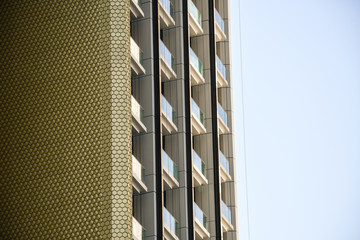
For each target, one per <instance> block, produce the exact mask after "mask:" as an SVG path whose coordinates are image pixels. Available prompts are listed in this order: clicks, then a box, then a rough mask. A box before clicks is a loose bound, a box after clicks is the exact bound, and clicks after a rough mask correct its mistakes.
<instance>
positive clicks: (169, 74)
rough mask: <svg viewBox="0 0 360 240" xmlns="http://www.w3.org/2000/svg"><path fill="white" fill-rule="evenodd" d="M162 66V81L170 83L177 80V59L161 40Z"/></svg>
mask: <svg viewBox="0 0 360 240" xmlns="http://www.w3.org/2000/svg"><path fill="white" fill-rule="evenodd" d="M160 65H161V72H162V73H163V75H162V77H161V80H164V81H168V80H172V79H174V78H176V73H175V70H174V69H175V58H174V57H173V55H172V54H171V52H170V51H169V49H167V47H166V46H165V44H164V43H163V41H161V40H160Z"/></svg>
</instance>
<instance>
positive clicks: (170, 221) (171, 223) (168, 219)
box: [164, 207, 179, 236]
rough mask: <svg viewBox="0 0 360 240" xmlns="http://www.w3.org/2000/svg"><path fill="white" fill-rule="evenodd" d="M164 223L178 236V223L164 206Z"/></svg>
mask: <svg viewBox="0 0 360 240" xmlns="http://www.w3.org/2000/svg"><path fill="white" fill-rule="evenodd" d="M164 223H165V225H166V226H167V227H168V228H169V229H170V231H171V232H172V233H174V234H175V235H176V236H179V233H178V231H179V223H178V222H177V221H176V220H175V218H174V217H173V216H172V215H171V213H170V212H169V211H168V210H167V209H166V208H165V207H164Z"/></svg>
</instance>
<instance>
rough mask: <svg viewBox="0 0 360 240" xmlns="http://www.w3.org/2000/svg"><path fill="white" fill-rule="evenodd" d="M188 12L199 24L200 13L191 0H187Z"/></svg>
mask: <svg viewBox="0 0 360 240" xmlns="http://www.w3.org/2000/svg"><path fill="white" fill-rule="evenodd" d="M189 12H190V14H191V15H192V16H193V17H194V18H195V19H196V21H197V22H198V23H199V25H200V26H201V13H200V11H199V10H198V9H197V7H196V6H195V4H194V3H193V2H192V1H191V0H190V1H189Z"/></svg>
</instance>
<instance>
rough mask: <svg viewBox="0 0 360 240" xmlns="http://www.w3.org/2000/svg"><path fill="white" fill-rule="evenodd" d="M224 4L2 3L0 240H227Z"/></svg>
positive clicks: (228, 89) (231, 231) (232, 211)
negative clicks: (62, 239) (0, 195)
mask: <svg viewBox="0 0 360 240" xmlns="http://www.w3.org/2000/svg"><path fill="white" fill-rule="evenodd" d="M229 12H230V11H229V0H121V1H120V0H117V1H114V0H93V1H92V0H89V1H84V2H82V1H61V2H53V1H43V2H41V3H37V2H33V1H24V2H21V1H12V2H11V1H4V2H2V3H1V15H2V16H4V17H3V21H2V23H1V37H0V38H1V40H2V43H3V44H2V48H1V55H2V56H4V57H3V59H4V64H3V66H4V67H3V71H2V72H1V79H2V81H1V89H2V90H3V91H4V94H1V103H2V104H1V110H2V119H3V121H2V125H1V129H2V132H3V134H2V135H3V137H2V140H1V145H2V149H4V151H3V154H2V155H3V159H4V161H2V171H3V174H2V176H1V185H2V186H3V187H2V196H3V197H2V199H1V205H0V207H1V209H2V212H3V214H2V217H1V222H0V223H1V232H0V236H3V237H4V239H58V238H65V239H110V238H111V239H131V238H133V239H137V240H140V239H169V240H176V239H238V234H237V207H236V191H235V189H236V184H235V158H234V142H233V141H234V136H233V129H234V127H233V111H232V109H233V105H232V78H231V55H230V29H229V25H230V24H229V21H230V18H229Z"/></svg>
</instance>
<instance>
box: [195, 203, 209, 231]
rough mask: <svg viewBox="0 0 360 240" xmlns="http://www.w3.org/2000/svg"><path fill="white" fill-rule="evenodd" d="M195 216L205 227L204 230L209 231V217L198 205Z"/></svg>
mask: <svg viewBox="0 0 360 240" xmlns="http://www.w3.org/2000/svg"><path fill="white" fill-rule="evenodd" d="M194 215H195V218H196V219H197V220H198V221H199V222H200V223H201V224H202V225H203V226H204V228H205V229H207V216H206V215H205V214H204V213H203V211H202V210H201V209H200V208H199V206H198V205H197V204H196V203H194Z"/></svg>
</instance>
